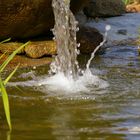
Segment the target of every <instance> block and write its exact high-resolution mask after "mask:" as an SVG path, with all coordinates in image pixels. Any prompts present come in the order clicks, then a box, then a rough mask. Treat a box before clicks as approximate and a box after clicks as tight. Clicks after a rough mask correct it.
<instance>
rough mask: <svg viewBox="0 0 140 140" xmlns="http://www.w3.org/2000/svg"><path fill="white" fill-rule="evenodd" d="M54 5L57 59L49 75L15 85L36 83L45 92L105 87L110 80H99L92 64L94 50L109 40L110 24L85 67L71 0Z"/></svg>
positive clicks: (58, 0)
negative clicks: (91, 68) (92, 70)
mask: <svg viewBox="0 0 140 140" xmlns="http://www.w3.org/2000/svg"><path fill="white" fill-rule="evenodd" d="M52 7H53V11H54V17H55V25H54V29H52V31H53V33H54V40H55V42H56V45H57V55H56V56H55V60H54V62H52V63H51V65H50V71H49V76H46V77H45V78H44V77H43V78H42V79H41V78H38V79H33V80H31V81H26V82H24V83H23V82H17V83H14V85H22V86H35V87H38V89H39V90H40V87H42V86H43V88H41V90H42V91H43V92H44V91H46V88H45V87H47V90H48V89H50V91H51V92H52V91H53V92H54V91H56V92H58V90H60V91H61V90H63V91H66V92H72V93H73V92H74V93H77V92H81V91H82V92H83V91H86V92H88V91H89V92H90V88H89V86H92V88H93V87H96V88H97V87H98V88H99V89H104V88H106V87H108V83H107V82H106V81H104V80H102V79H100V78H99V77H98V76H97V75H94V74H92V72H91V70H90V64H91V61H92V60H93V58H94V57H95V53H96V52H97V51H98V50H99V48H100V47H101V46H103V45H104V43H105V42H106V40H107V33H108V31H109V30H110V28H111V27H110V26H109V25H107V26H106V32H105V35H104V39H103V41H102V42H101V43H100V44H99V46H97V47H96V48H95V50H94V51H93V53H92V54H91V57H90V59H89V60H88V61H87V64H86V68H85V69H84V70H83V69H81V68H80V67H79V63H78V60H77V56H78V55H79V54H80V51H79V49H78V48H79V47H80V44H79V43H77V40H76V33H77V31H78V30H79V28H78V22H77V21H76V19H75V16H74V15H73V13H72V12H71V10H70V0H53V1H52Z"/></svg>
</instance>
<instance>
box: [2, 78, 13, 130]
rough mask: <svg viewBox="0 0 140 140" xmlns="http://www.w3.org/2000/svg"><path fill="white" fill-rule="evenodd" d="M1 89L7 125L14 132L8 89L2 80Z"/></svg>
mask: <svg viewBox="0 0 140 140" xmlns="http://www.w3.org/2000/svg"><path fill="white" fill-rule="evenodd" d="M0 88H1V94H2V100H3V105H4V110H5V115H6V119H7V123H8V125H9V129H10V130H12V126H11V118H10V107H9V100H8V95H7V92H6V89H5V87H4V83H3V82H2V79H1V78H0Z"/></svg>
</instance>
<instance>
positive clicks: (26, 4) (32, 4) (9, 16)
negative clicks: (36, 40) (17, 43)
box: [0, 0, 88, 40]
mask: <svg viewBox="0 0 140 140" xmlns="http://www.w3.org/2000/svg"><path fill="white" fill-rule="evenodd" d="M86 2H88V0H71V9H72V11H73V12H74V13H76V12H77V11H78V10H80V9H81V8H82V6H83V5H84V4H85V3H86ZM51 3H52V0H0V40H2V39H5V38H9V37H11V38H16V39H23V38H30V37H34V36H38V35H41V34H44V33H45V34H47V32H48V31H50V29H51V28H53V25H54V17H53V12H52V6H51Z"/></svg>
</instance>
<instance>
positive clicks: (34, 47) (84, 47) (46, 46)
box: [0, 26, 103, 59]
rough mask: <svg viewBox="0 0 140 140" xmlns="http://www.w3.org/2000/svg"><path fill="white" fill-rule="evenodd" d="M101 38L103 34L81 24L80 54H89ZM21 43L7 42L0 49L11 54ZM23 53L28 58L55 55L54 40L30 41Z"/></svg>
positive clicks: (78, 40)
mask: <svg viewBox="0 0 140 140" xmlns="http://www.w3.org/2000/svg"><path fill="white" fill-rule="evenodd" d="M102 40H103V36H102V35H101V34H100V33H99V31H98V30H97V29H94V28H90V27H84V26H81V27H80V30H79V32H77V42H79V43H80V44H81V46H80V48H79V49H80V52H81V53H82V54H91V53H92V52H93V51H94V49H95V48H96V47H97V46H98V45H99V44H100V42H101V41H102ZM21 45H23V43H18V42H9V43H3V44H0V51H1V52H2V53H5V52H6V53H8V54H11V53H12V52H13V51H15V50H16V49H17V48H19V47H20V46H21ZM21 53H22V54H23V53H25V54H26V55H27V56H28V57H30V58H34V59H36V58H41V57H43V56H52V55H56V53H57V50H56V43H55V42H54V41H46V40H43V41H32V42H31V43H30V44H29V45H28V46H25V48H24V49H23V50H21V51H20V52H19V54H21Z"/></svg>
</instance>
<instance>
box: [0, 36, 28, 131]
mask: <svg viewBox="0 0 140 140" xmlns="http://www.w3.org/2000/svg"><path fill="white" fill-rule="evenodd" d="M6 41H7V40H6ZM6 41H3V42H6ZM8 41H9V39H8ZM3 42H1V43H3ZM28 44H29V42H27V43H25V44H24V45H22V46H20V47H19V48H18V49H17V50H15V51H14V52H13V53H12V54H11V55H9V57H8V58H7V59H6V60H5V61H4V62H3V64H2V65H0V93H1V95H2V101H3V105H4V111H5V115H6V120H7V123H8V126H9V129H10V130H12V125H11V117H10V106H9V99H8V94H7V92H6V88H5V86H6V84H7V83H8V81H9V80H10V79H11V77H12V76H13V75H14V73H15V72H16V70H17V69H18V67H19V65H18V66H17V67H16V68H15V69H14V70H13V72H12V73H11V74H10V75H9V76H8V77H7V78H6V79H5V80H3V79H2V77H1V74H2V72H3V71H4V69H5V67H6V66H7V65H8V63H9V62H10V61H11V60H12V59H13V58H14V56H15V55H16V54H17V53H18V52H19V51H20V50H21V49H23V48H24V47H25V46H26V45H28ZM3 56H4V55H2V56H0V59H1V58H2V57H3Z"/></svg>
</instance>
